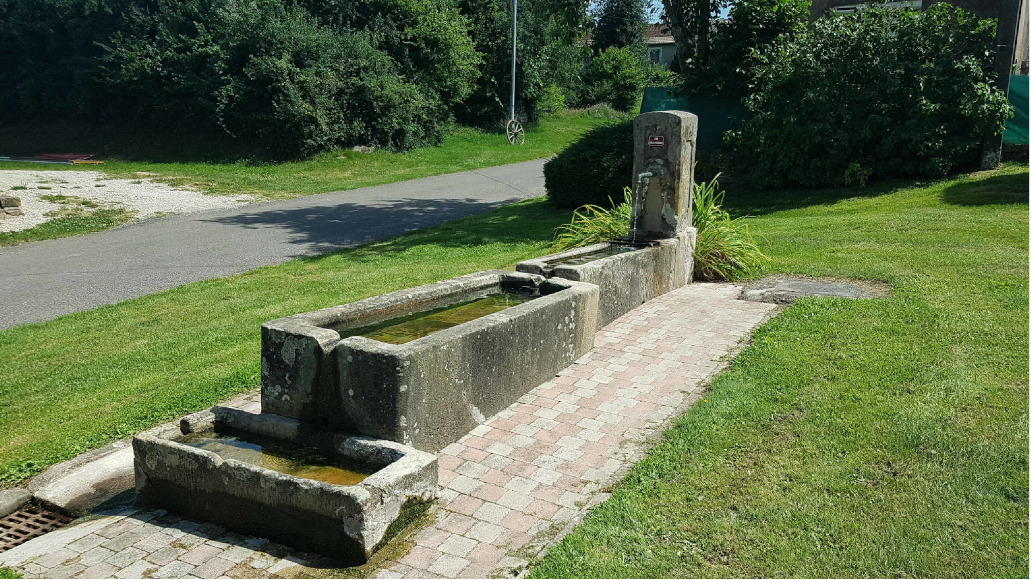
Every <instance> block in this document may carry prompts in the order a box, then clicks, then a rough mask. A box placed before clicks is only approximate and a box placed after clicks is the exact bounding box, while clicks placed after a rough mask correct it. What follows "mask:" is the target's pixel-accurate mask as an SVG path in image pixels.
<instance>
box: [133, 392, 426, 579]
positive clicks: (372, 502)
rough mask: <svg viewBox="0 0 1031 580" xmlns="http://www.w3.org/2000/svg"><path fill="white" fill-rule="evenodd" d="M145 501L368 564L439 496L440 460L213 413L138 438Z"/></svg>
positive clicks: (364, 440) (247, 416) (278, 421)
mask: <svg viewBox="0 0 1031 580" xmlns="http://www.w3.org/2000/svg"><path fill="white" fill-rule="evenodd" d="M133 448H134V452H135V457H136V459H135V465H136V490H137V493H138V500H139V501H140V502H141V503H144V504H156V505H160V506H162V507H166V508H169V509H171V510H173V511H176V512H179V513H181V514H184V515H186V516H189V517H195V518H199V519H200V520H202V521H211V522H215V523H218V524H220V525H222V526H224V527H226V528H227V529H230V530H234V531H237V532H241V533H246V534H251V535H257V536H263V537H267V538H270V539H273V540H276V541H279V542H281V543H283V544H286V545H290V546H293V547H296V548H300V549H305V550H311V551H315V552H319V553H321V554H325V555H328V556H332V557H335V558H338V559H340V560H341V561H343V562H345V563H348V564H360V563H363V562H365V561H367V559H368V558H369V557H370V556H371V555H372V553H373V552H374V551H375V550H376V548H377V547H378V546H379V545H380V544H381V543H383V542H385V541H386V540H388V539H389V537H390V536H391V535H392V534H393V533H396V531H395V530H394V529H392V528H391V524H393V523H394V522H395V521H396V520H398V518H399V517H400V516H402V515H403V514H404V512H405V511H407V510H414V509H417V505H418V504H420V503H423V502H428V501H431V500H433V499H434V498H435V497H436V495H437V489H438V488H437V459H436V457H435V456H434V455H432V454H430V453H425V452H422V451H418V450H415V449H413V448H411V447H408V446H405V445H400V444H397V443H394V442H391V441H383V440H379V439H372V438H369V437H361V436H355V435H348V434H342V433H334V432H330V431H317V430H315V429H313V428H312V427H311V426H308V425H304V424H302V423H300V422H298V421H295V420H293V419H288V418H285V417H280V416H277V415H269V414H260V415H259V414H254V413H247V412H245V411H240V410H237V409H230V408H226V407H213V408H212V409H211V410H208V411H203V412H201V413H196V414H194V415H190V416H188V417H185V418H184V419H183V420H182V421H181V423H180V425H179V426H166V427H159V428H156V429H152V430H150V431H145V432H143V433H141V434H139V435H137V436H136V437H135V438H134V439H133Z"/></svg>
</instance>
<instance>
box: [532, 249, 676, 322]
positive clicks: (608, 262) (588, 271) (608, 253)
mask: <svg viewBox="0 0 1031 580" xmlns="http://www.w3.org/2000/svg"><path fill="white" fill-rule="evenodd" d="M690 243H691V245H692V246H693V238H692V239H691V242H690ZM690 248H691V246H687V247H686V248H685V245H684V244H682V243H680V240H678V239H676V238H672V239H661V240H655V241H651V242H633V241H624V240H620V241H612V242H603V243H600V244H593V245H590V246H584V247H582V248H575V249H572V250H568V251H565V252H559V253H557V254H551V255H548V256H544V257H542V258H535V259H533V260H526V261H525V262H520V263H519V264H518V265H517V266H516V270H518V271H520V272H526V273H528V274H539V275H543V276H548V277H553V278H562V279H565V280H574V281H577V282H587V283H590V284H595V285H597V286H598V288H599V305H598V326H599V327H602V326H607V325H608V324H609V323H611V322H612V321H613V320H615V319H617V318H619V317H620V316H622V315H624V314H626V313H627V312H630V311H631V310H633V309H634V308H637V307H638V306H640V305H642V304H644V303H645V302H647V301H649V300H651V299H652V298H655V297H657V296H661V295H663V294H665V293H667V292H670V291H672V290H675V289H677V288H680V287H681V286H683V285H684V282H685V278H686V279H690V276H691V274H690V271H685V267H687V265H688V264H690V257H691V253H690ZM685 254H686V255H685Z"/></svg>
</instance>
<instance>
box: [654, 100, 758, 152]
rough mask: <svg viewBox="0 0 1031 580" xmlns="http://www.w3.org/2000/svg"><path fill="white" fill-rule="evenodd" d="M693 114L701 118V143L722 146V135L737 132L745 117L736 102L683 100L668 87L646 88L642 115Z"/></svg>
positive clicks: (699, 130) (699, 124)
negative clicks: (675, 112) (654, 112)
mask: <svg viewBox="0 0 1031 580" xmlns="http://www.w3.org/2000/svg"><path fill="white" fill-rule="evenodd" d="M652 111H690V112H692V113H694V114H695V115H698V142H699V143H719V142H720V141H721V140H722V139H723V134H724V133H726V132H727V131H728V130H730V129H737V128H738V127H739V126H740V125H741V119H743V118H744V116H745V109H744V107H742V106H741V105H739V104H737V103H728V102H726V101H720V100H718V99H706V98H704V97H683V96H680V95H678V94H677V90H676V89H674V88H667V87H648V88H646V89H644V99H643V100H642V101H641V112H642V113H650V112H652Z"/></svg>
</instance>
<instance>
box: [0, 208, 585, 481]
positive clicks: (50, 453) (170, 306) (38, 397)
mask: <svg viewBox="0 0 1031 580" xmlns="http://www.w3.org/2000/svg"><path fill="white" fill-rule="evenodd" d="M568 216H569V212H566V211H557V210H553V209H551V208H550V206H549V205H548V204H546V203H544V202H543V201H541V200H536V201H531V202H524V203H520V204H517V205H513V206H508V207H505V208H502V209H499V210H496V211H493V212H490V213H488V214H484V215H482V216H477V217H472V218H467V219H464V220H459V221H456V222H452V223H451V224H447V225H444V226H441V227H437V228H433V229H429V230H422V231H418V232H413V233H411V234H408V235H404V236H401V237H398V238H394V239H392V240H388V241H384V242H379V243H374V244H370V245H367V246H362V247H360V248H355V249H349V250H345V251H342V252H338V253H335V254H328V255H324V256H320V257H314V258H305V259H299V260H294V261H292V262H288V263H286V264H282V265H278V266H271V267H267V268H261V269H258V270H254V271H251V272H247V273H244V274H239V275H236V276H232V277H228V278H220V279H215V280H209V281H205V282H199V283H194V284H189V285H186V286H182V287H180V288H176V289H174V290H169V291H166V292H161V293H158V294H153V295H150V296H145V297H142V298H137V299H133V300H129V301H125V302H121V303H119V304H114V305H110V306H105V307H101V308H98V309H95V310H90V311H87V312H81V313H77V314H71V315H68V316H63V317H60V318H57V319H55V320H51V321H48V322H44V323H40V324H28V325H22V326H18V327H15V328H11V329H7V330H0V352H2V353H3V357H2V362H0V433H3V436H2V437H0V482H5V481H6V482H8V483H11V482H14V481H18V480H21V479H24V478H25V477H28V476H30V475H33V474H35V473H37V472H39V471H40V470H42V469H43V468H45V467H47V466H49V465H51V464H53V463H55V462H58V461H62V460H64V459H68V458H70V457H73V456H74V455H76V454H78V453H81V452H83V451H86V450H89V449H93V448H96V447H98V446H100V445H103V444H105V443H107V442H110V441H112V440H114V439H118V438H120V437H126V436H129V435H132V434H134V433H136V432H138V431H140V430H142V429H145V428H147V427H150V426H152V425H155V424H156V423H159V422H161V421H163V420H167V419H173V418H175V417H178V416H181V415H183V414H185V413H189V412H193V411H196V410H199V409H202V408H204V407H207V406H210V405H212V404H214V403H216V402H218V401H221V400H224V399H226V398H227V397H229V396H231V395H233V394H234V393H238V392H241V391H244V390H247V389H250V388H253V387H256V386H258V384H259V372H260V327H261V324H262V323H263V322H265V321H267V320H271V319H274V318H278V317H281V316H287V315H290V314H296V313H298V312H305V311H309V310H313V309H316V308H322V307H325V306H332V305H335V304H341V303H346V302H351V301H354V300H358V299H361V298H365V297H368V296H373V295H376V294H381V293H383V292H389V291H391V290H398V289H401V288H405V287H409V286H415V285H419V284H425V283H429V282H434V281H437V280H441V279H445V278H449V277H452V276H457V275H461V274H467V273H470V272H476V271H479V270H484V269H488V268H500V267H509V268H511V267H513V266H514V265H515V263H516V262H519V261H520V260H524V259H526V258H529V257H533V256H539V255H542V254H543V253H544V252H545V246H546V245H547V244H548V242H550V240H551V236H552V230H553V229H554V228H555V227H556V226H558V225H559V224H560V223H563V222H565V221H566V220H567V219H568ZM0 486H2V483H0Z"/></svg>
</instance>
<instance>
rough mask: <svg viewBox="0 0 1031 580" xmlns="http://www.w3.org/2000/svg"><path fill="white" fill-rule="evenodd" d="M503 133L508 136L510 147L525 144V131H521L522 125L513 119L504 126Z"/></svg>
mask: <svg viewBox="0 0 1031 580" xmlns="http://www.w3.org/2000/svg"><path fill="white" fill-rule="evenodd" d="M505 133H507V134H508V142H509V143H511V144H512V145H522V144H523V143H526V131H524V130H523V124H522V123H520V122H519V121H517V120H515V119H512V120H511V121H509V122H508V125H506V126H505Z"/></svg>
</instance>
